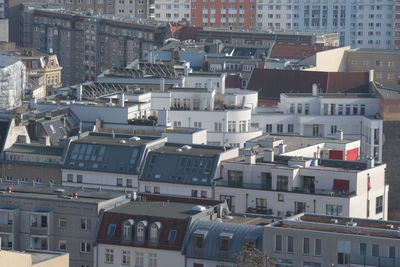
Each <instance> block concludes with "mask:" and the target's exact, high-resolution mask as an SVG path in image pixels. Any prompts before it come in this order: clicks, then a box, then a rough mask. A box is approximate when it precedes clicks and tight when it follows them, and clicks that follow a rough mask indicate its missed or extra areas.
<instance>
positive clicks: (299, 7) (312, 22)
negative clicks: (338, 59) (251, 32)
mask: <svg viewBox="0 0 400 267" xmlns="http://www.w3.org/2000/svg"><path fill="white" fill-rule="evenodd" d="M396 5H397V4H396ZM394 19H395V4H394V2H393V1H392V0H370V1H364V0H351V1H348V0H336V1H328V0H314V1H310V0H285V1H281V0H268V1H258V3H257V27H258V28H260V29H263V30H273V31H307V32H339V34H340V44H341V45H351V46H352V47H366V48H391V47H392V46H393V31H394Z"/></svg>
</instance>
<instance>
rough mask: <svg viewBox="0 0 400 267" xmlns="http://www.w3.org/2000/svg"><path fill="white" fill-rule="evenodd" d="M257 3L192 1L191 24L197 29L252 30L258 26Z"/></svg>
mask: <svg viewBox="0 0 400 267" xmlns="http://www.w3.org/2000/svg"><path fill="white" fill-rule="evenodd" d="M256 5H257V4H256V1H255V0H244V1H242V2H235V1H221V0H217V1H210V2H208V1H207V2H206V1H192V5H191V18H190V20H191V22H193V24H194V25H195V26H197V27H203V26H205V27H208V26H209V27H217V28H221V27H226V28H228V29H229V28H232V29H246V30H252V29H255V26H256Z"/></svg>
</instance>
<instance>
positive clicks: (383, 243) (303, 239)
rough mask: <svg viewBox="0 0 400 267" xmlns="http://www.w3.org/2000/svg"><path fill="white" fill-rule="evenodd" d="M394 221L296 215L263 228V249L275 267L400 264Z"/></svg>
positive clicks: (395, 223)
mask: <svg viewBox="0 0 400 267" xmlns="http://www.w3.org/2000/svg"><path fill="white" fill-rule="evenodd" d="M398 226H399V224H398V222H395V221H377V220H368V219H356V218H348V217H341V216H324V215H314V214H299V215H296V216H293V217H291V218H288V219H284V220H282V221H278V222H275V223H272V224H270V225H267V226H266V227H265V231H264V250H265V251H266V254H267V255H269V256H270V257H272V258H273V259H274V260H275V263H276V265H277V266H293V267H300V266H301V267H303V266H304V267H305V266H307V267H317V266H320V267H322V266H383V267H392V266H398V265H399V264H400V258H399V256H398V255H399V253H400V252H399V248H400V244H399V238H398V233H397V231H398V230H397V228H398Z"/></svg>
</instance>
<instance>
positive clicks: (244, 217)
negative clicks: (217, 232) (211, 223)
mask: <svg viewBox="0 0 400 267" xmlns="http://www.w3.org/2000/svg"><path fill="white" fill-rule="evenodd" d="M222 221H223V222H225V223H239V224H247V225H258V226H264V225H267V224H270V223H272V222H274V221H276V218H274V217H272V216H262V215H256V214H230V216H228V217H224V218H223V219H222Z"/></svg>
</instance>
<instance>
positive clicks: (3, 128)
mask: <svg viewBox="0 0 400 267" xmlns="http://www.w3.org/2000/svg"><path fill="white" fill-rule="evenodd" d="M10 125H11V121H9V120H0V152H2V150H3V147H4V144H5V142H6V139H7V134H8V130H9V128H10Z"/></svg>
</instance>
